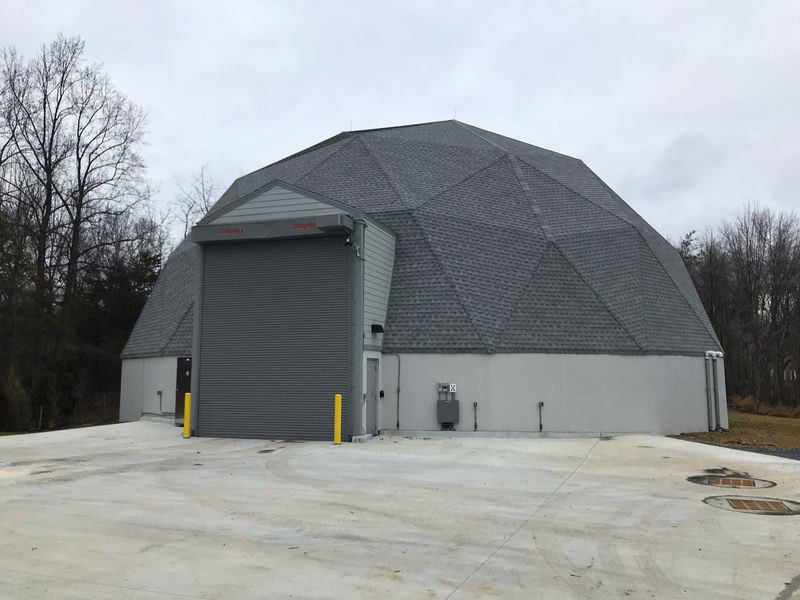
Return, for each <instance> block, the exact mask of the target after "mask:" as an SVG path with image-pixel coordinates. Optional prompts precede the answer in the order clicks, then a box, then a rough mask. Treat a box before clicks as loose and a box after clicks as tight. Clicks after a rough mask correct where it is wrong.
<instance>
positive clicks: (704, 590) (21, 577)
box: [0, 422, 800, 600]
mask: <svg viewBox="0 0 800 600" xmlns="http://www.w3.org/2000/svg"><path fill="white" fill-rule="evenodd" d="M720 467H727V468H729V469H732V470H736V471H746V472H749V473H750V474H751V475H752V476H754V477H759V478H763V479H769V480H772V481H775V482H777V484H778V485H777V486H776V487H774V488H768V489H759V490H752V491H747V490H723V489H720V488H714V487H707V486H701V485H697V484H693V483H689V482H687V481H686V477H688V476H690V475H701V474H703V471H704V470H705V469H714V468H720ZM726 493H732V494H742V495H747V494H751V495H766V496H774V497H778V498H786V499H794V500H797V499H800V466H798V463H797V462H795V461H790V460H785V459H781V458H776V457H772V456H762V455H758V454H752V453H745V452H739V451H735V450H729V449H725V448H717V447H713V446H706V445H701V444H694V443H691V442H684V441H680V440H674V439H670V438H661V437H656V436H626V437H620V438H615V439H611V440H598V439H485V438H469V437H466V438H465V437H458V438H451V439H446V438H445V439H442V438H437V439H413V440H411V439H406V438H396V437H384V438H380V439H374V440H371V441H370V442H368V443H366V444H345V445H342V446H339V447H334V446H332V445H331V444H327V443H288V442H280V441H253V440H221V439H210V438H195V439H191V440H186V441H185V440H182V439H181V438H180V432H179V430H178V429H176V428H174V427H172V426H170V425H168V424H163V423H147V422H138V423H128V424H122V425H112V426H106V427H95V428H88V429H78V430H70V431H59V432H52V433H43V434H31V435H22V436H9V437H4V438H0V598H4V599H12V598H76V599H77V598H122V599H131V600H133V599H135V600H141V599H145V598H148V599H150V598H237V599H238V598H375V597H386V598H442V599H444V598H454V599H455V598H459V599H464V598H526V599H529V598H548V599H550V598H556V599H558V598H659V599H661V598H703V599H711V598H748V599H750V598H766V599H770V600H772V599H781V600H787V599H789V598H793V597H795V596H796V597H797V598H800V516H791V517H774V516H760V515H751V514H740V513H736V512H732V511H727V510H719V509H715V508H713V507H710V506H708V505H706V504H704V503H703V502H702V500H703V499H704V498H705V497H707V496H712V495H719V494H726Z"/></svg>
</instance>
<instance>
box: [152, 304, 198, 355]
mask: <svg viewBox="0 0 800 600" xmlns="http://www.w3.org/2000/svg"><path fill="white" fill-rule="evenodd" d="M192 308H194V299H192V301H191V302H189V305H188V306H187V307H186V310H184V311H183V314H182V315H181V318H180V319H178V322H177V324H176V325H175V327H174V328H173V329H172V333H171V334H170V335H169V337H168V338H167V341H166V342H164V345H163V346H161V348H159V349H158V350H159V352H163V351H164V350H166V348H167V346H169V343H170V342H171V341H172V338H174V337H175V334H176V333H178V329H179V328H180V326H181V323H183V320H184V319H185V318H186V316H187V315H188V314H189V311H190V310H192Z"/></svg>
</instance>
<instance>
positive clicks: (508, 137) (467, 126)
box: [453, 119, 583, 162]
mask: <svg viewBox="0 0 800 600" xmlns="http://www.w3.org/2000/svg"><path fill="white" fill-rule="evenodd" d="M453 120H454V121H455V122H456V123H458V124H459V125H461V126H462V127H464V128H465V129H467V131H469V132H470V133H472V134H474V135H477V136H478V137H479V138H481V139H482V140H484V141H486V142H488V143H489V144H492V145H495V146H497V147H498V148H500V147H501V146H499V145H497V144H496V143H495V142H492V141H489V140H488V139H486V138H484V137H483V136H482V135H481V134H479V133H478V132H476V131H472V129H471V128H472V127H474V128H475V129H480V130H481V131H488V132H489V133H491V134H492V135H496V136H499V137H502V138H505V139H507V140H511V141H512V142H516V143H517V144H525V145H526V146H530V147H531V148H536V149H537V150H541V151H543V152H549V153H550V154H555V155H557V156H562V157H564V158H568V159H570V160H581V159H579V158H575V157H574V156H570V155H569V154H564V153H563V152H558V151H557V150H550V148H545V147H543V146H537V145H536V144H531V143H530V142H524V141H522V140H518V139H517V138H513V137H511V136H510V135H505V134H503V133H496V132H494V131H489V130H488V129H484V128H483V127H478V126H477V125H470V124H469V123H461V122H460V121H456V120H455V119H453ZM504 150H506V151H507V152H508V151H509V150H507V149H505V148H504ZM514 154H516V152H515V153H514ZM581 162H583V161H581Z"/></svg>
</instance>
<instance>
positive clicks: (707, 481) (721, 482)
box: [686, 475, 775, 490]
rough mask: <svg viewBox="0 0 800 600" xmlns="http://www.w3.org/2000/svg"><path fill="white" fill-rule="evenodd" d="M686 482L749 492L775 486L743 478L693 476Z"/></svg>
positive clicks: (772, 482)
mask: <svg viewBox="0 0 800 600" xmlns="http://www.w3.org/2000/svg"><path fill="white" fill-rule="evenodd" d="M686 480H687V481H691V482H692V483H699V484H701V485H713V486H716V487H724V488H744V489H751V490H752V489H756V488H768V487H773V486H774V485H775V482H774V481H767V480H766V479H755V478H754V477H743V476H725V475H693V476H692V477H687V478H686Z"/></svg>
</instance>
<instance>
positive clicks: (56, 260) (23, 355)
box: [0, 36, 168, 432]
mask: <svg viewBox="0 0 800 600" xmlns="http://www.w3.org/2000/svg"><path fill="white" fill-rule="evenodd" d="M1 58H2V63H1V64H0V432H2V431H15V430H30V429H46V428H53V427H62V426H67V425H72V424H75V423H79V422H85V421H96V420H111V419H113V418H114V417H115V414H116V411H117V408H118V407H117V404H118V401H117V399H118V394H119V376H120V362H119V354H120V352H121V350H122V348H123V346H124V344H125V341H126V340H127V337H128V334H129V332H130V331H131V329H132V327H133V325H134V323H135V321H136V318H137V316H138V314H139V311H140V310H141V308H142V306H143V305H144V302H145V301H146V299H147V297H148V295H149V293H150V290H151V289H152V287H153V285H154V283H155V280H156V278H157V276H158V273H159V270H160V268H161V265H162V261H163V259H164V254H165V252H166V250H167V249H168V232H167V229H166V227H165V224H164V222H163V221H162V220H161V219H159V218H156V216H155V215H154V214H153V211H152V209H151V208H150V204H149V199H150V188H149V185H148V181H147V178H146V168H145V164H144V162H143V160H142V158H141V153H140V152H141V148H142V145H143V143H144V135H145V114H144V111H143V110H142V109H141V108H140V107H139V106H137V105H136V104H134V103H133V102H131V101H130V100H129V99H128V98H126V97H125V95H124V94H122V93H121V92H120V91H119V90H117V89H116V88H115V87H114V85H113V84H112V83H111V81H110V80H109V78H108V76H107V75H106V74H105V73H104V72H103V69H102V68H101V67H100V66H99V65H95V64H89V63H88V61H87V59H86V57H85V54H84V42H83V41H82V40H81V39H80V38H77V37H63V36H59V37H58V38H57V39H56V40H55V41H53V42H52V43H49V44H46V45H43V46H42V47H41V48H40V49H39V51H38V52H37V53H36V55H34V56H32V57H31V58H30V59H25V58H24V57H23V56H21V55H20V54H19V53H18V52H17V51H15V50H14V49H11V48H9V49H6V50H4V51H3V53H2V57H1Z"/></svg>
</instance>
